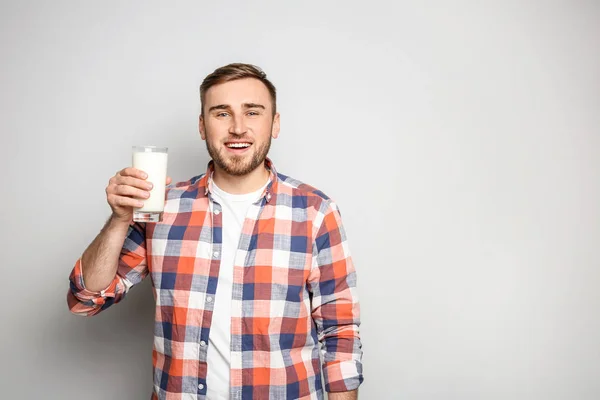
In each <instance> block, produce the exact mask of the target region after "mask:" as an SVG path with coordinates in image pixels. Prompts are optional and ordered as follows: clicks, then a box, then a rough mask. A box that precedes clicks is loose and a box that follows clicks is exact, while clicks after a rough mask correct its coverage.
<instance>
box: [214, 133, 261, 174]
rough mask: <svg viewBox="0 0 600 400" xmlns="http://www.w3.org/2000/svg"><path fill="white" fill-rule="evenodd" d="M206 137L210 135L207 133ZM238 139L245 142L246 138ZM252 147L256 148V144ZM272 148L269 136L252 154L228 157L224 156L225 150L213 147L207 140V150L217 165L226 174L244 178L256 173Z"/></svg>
mask: <svg viewBox="0 0 600 400" xmlns="http://www.w3.org/2000/svg"><path fill="white" fill-rule="evenodd" d="M206 136H207V137H208V136H209V134H208V133H207V135H206ZM236 139H238V140H243V139H244V138H243V137H241V138H236ZM252 146H256V142H254V143H253V144H252ZM270 148H271V136H270V135H269V139H268V140H267V141H266V142H264V143H263V144H262V145H260V147H257V148H254V149H253V150H252V151H253V153H252V154H250V155H248V154H244V155H241V156H240V155H235V154H234V155H231V156H227V155H224V154H223V153H225V152H226V150H225V149H223V148H219V147H217V146H215V145H213V144H212V143H211V142H210V140H206V149H207V150H208V154H209V155H210V157H211V158H212V159H213V161H214V162H215V164H216V165H217V166H218V167H219V168H221V169H222V170H223V171H224V172H225V173H227V174H229V175H232V176H243V175H247V174H249V173H250V172H252V171H254V170H255V169H256V168H258V167H259V166H260V165H262V164H263V163H264V162H265V159H266V158H267V154H268V153H269V149H270Z"/></svg>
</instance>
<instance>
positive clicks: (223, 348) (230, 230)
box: [206, 181, 268, 400]
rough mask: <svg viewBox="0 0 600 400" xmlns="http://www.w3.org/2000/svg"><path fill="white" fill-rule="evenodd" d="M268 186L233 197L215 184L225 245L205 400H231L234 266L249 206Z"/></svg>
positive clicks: (210, 337) (211, 328)
mask: <svg viewBox="0 0 600 400" xmlns="http://www.w3.org/2000/svg"><path fill="white" fill-rule="evenodd" d="M267 184H268V181H267V183H265V185H264V186H263V187H262V188H260V189H259V190H257V191H255V192H252V193H247V194H230V193H227V192H224V191H223V190H222V189H220V188H219V187H218V186H217V185H216V184H215V183H214V181H213V183H212V197H213V199H214V201H216V202H217V203H219V204H220V205H221V213H222V218H223V230H222V235H223V236H222V237H223V244H222V248H221V266H220V268H219V283H218V285H217V292H216V294H215V303H214V308H213V316H212V323H211V326H210V336H209V338H208V349H207V354H206V362H207V364H208V372H207V376H206V390H207V392H206V398H207V399H210V400H229V382H230V354H231V353H230V352H231V296H232V287H233V266H234V262H235V254H236V251H237V248H238V244H239V240H240V235H241V234H242V228H243V226H244V220H245V219H246V214H247V213H248V209H249V208H250V206H251V205H252V204H253V203H255V202H256V201H257V200H258V199H259V198H260V195H261V194H262V193H263V191H264V189H265V187H266V186H267Z"/></svg>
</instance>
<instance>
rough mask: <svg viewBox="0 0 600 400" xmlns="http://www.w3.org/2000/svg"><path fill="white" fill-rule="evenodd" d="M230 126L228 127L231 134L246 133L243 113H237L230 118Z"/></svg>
mask: <svg viewBox="0 0 600 400" xmlns="http://www.w3.org/2000/svg"><path fill="white" fill-rule="evenodd" d="M231 121H232V122H231V126H230V127H229V133H231V134H233V135H243V134H244V133H246V123H245V121H244V116H243V115H238V116H236V117H235V118H232V120H231Z"/></svg>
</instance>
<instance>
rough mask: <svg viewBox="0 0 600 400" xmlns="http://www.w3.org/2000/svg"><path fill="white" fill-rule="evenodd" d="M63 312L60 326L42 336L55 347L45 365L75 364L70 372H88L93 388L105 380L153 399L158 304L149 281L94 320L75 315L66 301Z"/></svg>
mask: <svg viewBox="0 0 600 400" xmlns="http://www.w3.org/2000/svg"><path fill="white" fill-rule="evenodd" d="M65 294H66V290H65ZM63 310H64V312H63V313H62V317H64V319H62V318H61V322H62V323H59V324H54V325H53V326H52V328H53V329H52V330H54V332H52V330H50V332H48V333H47V336H46V335H44V336H46V338H47V345H49V346H53V350H48V349H45V350H44V351H45V352H47V353H49V354H47V355H48V356H49V357H48V358H47V359H49V360H56V357H57V356H58V357H61V355H62V357H65V358H68V364H71V365H70V366H68V367H67V369H72V368H75V369H76V370H84V371H86V372H87V373H86V374H85V375H86V377H88V378H89V379H90V382H91V383H93V382H94V379H95V377H98V376H102V379H103V382H104V383H105V384H106V385H108V386H110V387H113V388H119V390H125V391H129V392H130V393H139V394H140V395H141V396H149V395H150V390H151V388H152V345H153V331H154V311H155V302H154V297H153V295H152V285H151V282H150V278H149V277H147V278H146V279H145V280H144V281H143V282H142V283H140V284H138V285H136V286H135V287H134V288H132V289H131V291H130V292H129V293H128V294H127V296H126V297H125V299H123V300H122V301H121V302H120V303H118V304H113V305H112V306H111V307H109V308H108V309H106V310H104V311H102V312H101V313H99V314H97V315H94V316H92V317H81V316H76V315H73V314H71V313H70V312H69V311H68V309H67V307H66V300H65V304H64V305H63ZM49 367H50V368H52V367H53V363H51V364H50V365H49ZM54 367H55V365H54ZM107 378H109V379H107ZM108 380H110V382H109V381H108Z"/></svg>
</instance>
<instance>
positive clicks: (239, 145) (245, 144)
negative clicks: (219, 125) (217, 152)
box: [227, 143, 250, 149]
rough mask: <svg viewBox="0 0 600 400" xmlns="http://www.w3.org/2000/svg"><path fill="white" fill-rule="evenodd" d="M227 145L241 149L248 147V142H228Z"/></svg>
mask: <svg viewBox="0 0 600 400" xmlns="http://www.w3.org/2000/svg"><path fill="white" fill-rule="evenodd" d="M227 147H233V148H236V149H242V148H245V147H250V144H249V143H229V144H227Z"/></svg>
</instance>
